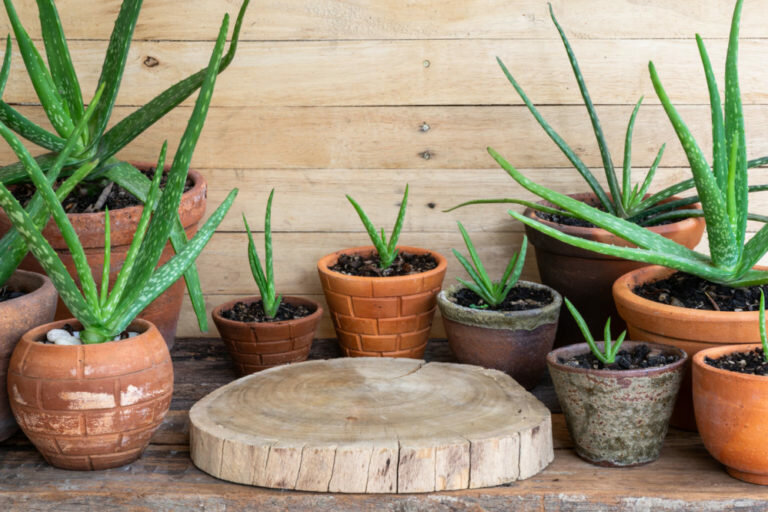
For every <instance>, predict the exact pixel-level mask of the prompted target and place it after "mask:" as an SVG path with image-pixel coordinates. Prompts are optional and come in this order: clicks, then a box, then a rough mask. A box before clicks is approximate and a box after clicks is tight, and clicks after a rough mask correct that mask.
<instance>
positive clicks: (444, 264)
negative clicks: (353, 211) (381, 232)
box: [317, 245, 448, 282]
mask: <svg viewBox="0 0 768 512" xmlns="http://www.w3.org/2000/svg"><path fill="white" fill-rule="evenodd" d="M396 248H397V249H398V250H401V251H405V252H410V253H416V254H431V255H432V256H433V257H434V258H435V260H437V266H436V267H435V268H433V269H431V270H427V271H426V272H419V273H417V274H408V275H405V276H388V277H370V276H350V275H348V274H342V273H341V272H334V271H333V270H331V269H330V266H331V265H333V264H334V263H335V262H336V261H338V259H339V256H341V255H343V254H360V253H364V252H369V251H375V250H376V247H374V246H373V245H361V246H358V247H350V248H348V249H342V250H340V251H336V252H332V253H330V254H326V255H325V256H323V257H322V258H320V259H319V260H318V262H317V270H318V271H319V272H320V273H321V274H323V275H325V276H328V277H329V278H332V279H333V278H335V279H344V280H353V281H358V282H363V281H374V280H377V279H386V280H387V282H398V281H409V280H411V279H421V278H423V277H431V276H433V275H435V274H439V273H440V272H444V271H445V270H446V269H447V268H448V260H447V259H446V258H445V256H443V255H442V254H440V253H439V252H437V251H430V250H428V249H422V248H421V247H412V246H409V245H398V246H397V247H396ZM332 262H333V263H332Z"/></svg>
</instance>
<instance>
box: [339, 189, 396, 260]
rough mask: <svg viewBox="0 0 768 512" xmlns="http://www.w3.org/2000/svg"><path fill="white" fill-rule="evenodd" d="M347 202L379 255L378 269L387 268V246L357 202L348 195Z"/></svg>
mask: <svg viewBox="0 0 768 512" xmlns="http://www.w3.org/2000/svg"><path fill="white" fill-rule="evenodd" d="M347 200H348V201H349V202H350V203H351V204H352V207H353V208H354V209H355V211H356V212H357V215H358V216H359V217H360V221H361V222H362V223H363V226H364V227H365V230H366V231H367V232H368V237H369V238H370V239H371V243H373V245H374V247H376V252H378V253H379V265H380V267H381V268H387V267H388V266H389V265H385V264H384V263H385V261H386V260H387V259H388V257H387V246H386V245H385V244H384V241H383V240H382V239H381V237H380V236H379V233H378V232H377V231H376V226H374V225H373V222H371V219H370V218H369V217H368V215H367V214H366V213H365V211H364V210H363V208H362V207H361V206H360V205H359V204H358V203H357V201H355V200H354V199H353V198H352V197H351V196H350V195H347ZM390 263H391V262H390Z"/></svg>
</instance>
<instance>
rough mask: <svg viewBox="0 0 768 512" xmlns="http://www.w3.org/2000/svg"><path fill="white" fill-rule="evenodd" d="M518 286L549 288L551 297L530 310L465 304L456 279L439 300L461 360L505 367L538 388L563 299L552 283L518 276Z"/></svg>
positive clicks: (450, 340)
mask: <svg viewBox="0 0 768 512" xmlns="http://www.w3.org/2000/svg"><path fill="white" fill-rule="evenodd" d="M517 286H520V287H527V288H533V289H536V290H544V291H546V292H547V293H549V295H550V297H551V299H552V300H551V302H550V303H549V304H546V305H544V306H542V307H540V308H536V309H529V310H527V311H490V310H485V309H474V308H469V307H466V306H461V305H459V304H457V303H456V293H458V292H459V291H460V290H461V289H462V288H464V286H463V285H461V284H456V285H453V286H451V287H450V288H448V289H446V290H443V291H441V292H440V293H439V294H438V296H437V305H438V307H439V308H440V314H441V315H442V317H443V324H444V325H445V332H446V335H447V337H448V344H449V345H450V347H451V350H452V351H453V354H454V355H455V356H456V359H457V360H458V361H459V362H460V363H465V364H474V365H477V366H483V367H485V368H491V369H493V370H499V371H502V372H504V373H506V374H507V375H509V376H510V377H512V378H513V379H515V380H516V381H517V382H518V383H520V385H522V386H524V387H525V388H526V389H531V388H532V387H534V386H535V385H536V384H537V383H538V382H539V380H540V379H541V376H542V375H543V373H544V370H545V369H546V367H547V365H546V361H545V359H546V357H547V353H548V352H549V351H550V350H552V345H553V343H554V341H555V333H556V332H557V322H558V317H559V316H560V306H561V305H562V302H563V299H562V297H561V296H560V294H559V293H557V292H556V291H555V290H553V289H552V288H550V287H548V286H544V285H542V284H538V283H531V282H528V281H518V283H517Z"/></svg>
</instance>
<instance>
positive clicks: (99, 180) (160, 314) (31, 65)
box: [0, 0, 250, 347]
mask: <svg viewBox="0 0 768 512" xmlns="http://www.w3.org/2000/svg"><path fill="white" fill-rule="evenodd" d="M249 2H250V0H243V3H242V6H241V8H240V11H239V14H238V17H237V21H236V23H235V28H234V30H233V33H232V39H231V40H232V42H231V45H230V47H229V49H228V51H227V53H226V54H225V55H224V57H223V59H222V63H221V67H220V68H219V70H218V71H219V72H221V71H224V69H226V68H227V67H228V66H229V64H230V63H231V62H232V60H233V58H234V56H235V51H236V49H237V42H238V38H239V35H240V27H241V26H242V21H243V16H244V14H245V11H246V9H247V7H248V3H249ZM94 4H96V2H94ZM141 5H142V2H141V1H137V0H125V1H123V2H122V4H121V6H120V12H119V14H118V16H117V19H116V21H115V25H114V29H113V31H112V35H111V37H110V42H109V47H108V48H107V51H106V55H105V58H104V64H103V66H102V69H101V73H100V74H99V78H98V82H97V85H96V88H97V89H98V88H99V87H103V94H102V95H101V99H100V100H99V104H98V105H97V106H96V110H95V112H94V114H93V116H92V118H91V120H90V122H89V123H88V125H87V126H86V127H85V129H84V130H83V131H82V134H81V136H80V139H79V140H78V141H76V143H75V147H74V148H73V149H72V150H71V152H70V154H69V156H68V158H67V159H66V161H65V166H64V169H63V171H62V177H66V176H67V175H69V174H71V172H72V171H73V170H74V169H76V168H77V167H78V166H79V165H81V164H82V163H83V162H86V161H95V162H96V163H95V167H94V169H93V171H92V172H90V173H89V174H88V175H87V176H85V177H84V179H83V181H82V183H80V184H78V185H77V188H76V190H75V191H74V193H72V194H71V195H70V196H69V197H68V198H67V203H66V210H67V213H68V214H69V215H70V221H71V223H72V225H73V226H74V228H75V231H76V232H77V234H78V237H79V238H80V240H81V241H82V243H83V245H84V247H85V248H86V249H87V252H88V253H89V257H88V264H89V265H90V266H91V269H92V271H93V274H94V275H95V276H96V282H97V284H99V283H100V279H101V277H102V271H101V269H102V266H103V263H104V262H103V261H102V260H101V258H100V257H99V256H97V255H101V254H103V252H104V247H103V243H104V229H105V223H106V221H105V209H106V208H109V209H110V211H111V215H112V219H111V220H112V226H111V228H112V234H111V235H112V246H111V253H112V269H111V270H110V273H109V274H108V276H109V279H110V283H111V284H114V282H115V279H117V272H118V271H119V269H120V266H121V265H122V264H123V261H124V260H125V258H126V256H127V254H128V249H129V247H130V243H131V240H132V239H133V236H134V233H135V232H136V229H137V222H138V219H139V217H140V216H141V211H142V205H143V203H144V201H145V200H146V199H147V193H148V191H149V187H150V182H151V180H150V177H151V176H152V169H151V165H152V164H151V163H138V162H134V163H129V162H125V161H122V160H120V159H119V158H117V157H116V156H115V155H116V154H117V153H118V152H119V151H120V150H122V149H123V148H124V147H125V146H126V145H128V144H129V143H130V142H131V141H133V140H134V139H135V138H136V137H137V136H139V135H140V134H141V133H143V132H144V131H145V130H147V129H148V128H149V127H150V126H152V125H153V124H154V123H155V122H157V121H158V120H159V119H161V118H162V117H163V116H164V115H165V114H167V113H168V112H170V111H171V110H173V109H174V108H175V107H176V106H177V105H179V104H180V103H181V102H183V101H184V100H185V99H186V98H188V97H189V96H190V95H191V94H193V93H194V92H195V91H196V90H197V89H198V88H200V86H201V84H202V83H203V79H204V77H205V70H204V69H203V70H200V71H198V72H197V73H195V74H193V75H191V76H189V77H186V78H185V79H183V80H181V81H179V82H178V83H176V84H174V85H172V86H170V87H169V88H168V89H166V90H165V91H163V92H162V93H160V94H159V95H158V96H156V97H155V98H154V99H152V100H151V101H149V102H148V103H146V104H145V105H143V106H142V107H140V108H139V109H137V110H136V111H135V112H132V113H131V114H129V115H128V116H126V117H125V118H124V119H122V120H120V121H119V122H116V123H115V122H111V121H110V118H111V115H112V113H113V112H114V108H113V107H114V104H115V100H116V99H117V96H118V92H119V89H120V85H121V81H122V77H123V71H124V68H125V66H126V63H127V62H129V61H130V57H129V51H130V46H131V39H132V36H133V32H134V28H135V26H136V23H137V20H138V17H139V13H140V11H141ZM37 7H38V11H39V18H40V34H41V37H42V40H43V43H44V46H45V53H46V55H47V61H48V66H47V67H46V65H45V63H44V61H43V60H42V59H41V56H40V53H39V52H38V50H37V49H36V47H35V43H34V41H32V39H31V38H30V36H29V34H28V33H27V30H26V29H25V28H24V26H23V25H22V21H21V19H20V18H19V16H18V15H17V13H16V9H15V8H14V5H13V2H11V1H10V0H7V1H5V10H6V13H7V15H8V20H9V22H10V25H11V28H12V29H13V32H14V36H15V39H16V43H17V45H18V51H19V53H20V54H21V57H22V60H23V61H24V64H25V66H26V70H27V74H28V75H29V79H30V81H31V82H32V84H33V86H34V89H35V92H36V93H37V95H38V97H39V100H40V105H41V107H42V110H43V111H44V112H45V114H46V117H47V118H48V119H49V120H50V124H51V126H52V128H53V131H50V130H49V129H48V128H47V127H45V126H41V125H37V124H35V123H34V122H33V121H32V120H30V119H27V118H26V117H24V116H23V115H22V114H21V113H20V112H18V111H17V110H15V109H14V108H13V107H12V106H10V105H8V104H7V103H5V102H3V101H0V119H2V120H3V122H4V123H6V125H7V126H8V128H10V129H11V130H13V131H14V132H16V133H17V134H18V135H19V136H21V137H23V138H25V139H27V140H29V141H31V142H32V143H33V144H35V145H36V146H39V148H40V149H41V150H42V152H43V153H44V154H42V155H41V156H39V157H37V158H36V160H37V162H38V165H39V166H40V168H41V169H42V170H43V172H45V173H46V174H48V173H49V172H50V169H51V167H52V166H53V164H54V162H55V160H56V158H57V157H58V156H60V155H61V152H62V150H63V148H64V146H65V143H66V141H67V139H69V138H70V135H71V133H72V131H73V130H74V127H75V126H76V125H77V123H78V122H79V121H80V120H81V119H82V118H83V115H84V112H85V110H86V108H85V101H84V99H83V94H82V92H81V91H82V87H81V83H80V80H79V79H78V77H77V73H76V72H75V68H74V66H73V63H72V60H71V57H70V52H69V48H68V44H67V39H66V37H65V35H64V29H63V27H62V26H61V21H60V19H59V14H58V10H57V8H56V4H55V2H54V0H40V1H38V2H37ZM10 57H11V44H10V40H9V41H8V44H7V47H6V52H5V58H6V59H7V60H8V61H9V63H10ZM165 170H166V171H167V170H168V169H165ZM0 183H3V184H4V185H6V186H10V185H13V186H14V187H13V188H12V191H13V193H14V195H16V197H17V198H18V199H19V200H20V202H22V203H24V202H25V200H27V199H28V198H29V196H30V195H31V194H32V193H34V191H35V187H34V186H33V185H32V184H31V183H30V182H29V178H28V177H27V174H26V171H25V169H24V165H23V163H22V162H15V163H13V164H11V165H7V166H5V167H3V168H0ZM206 191H207V185H206V182H205V179H204V178H203V176H202V175H201V174H200V173H198V172H196V171H194V170H192V171H190V172H189V174H188V182H187V184H186V186H185V193H184V194H183V195H182V200H181V206H180V208H179V215H178V216H177V218H176V219H174V220H173V226H172V231H171V237H170V243H169V244H168V245H167V246H166V249H165V251H164V252H163V256H162V257H161V262H163V263H164V262H166V261H168V260H170V258H171V257H172V256H173V255H174V254H175V253H176V252H179V251H181V249H182V248H183V246H184V245H185V244H186V243H187V237H188V236H192V235H193V234H194V233H195V231H196V230H197V227H198V224H199V222H200V221H201V220H202V218H203V215H204V213H205V208H206ZM11 226H12V222H11V221H10V219H8V218H7V216H5V215H4V214H2V212H0V235H2V234H3V233H5V232H7V231H8V230H9V229H10V228H11ZM43 236H45V237H46V239H47V240H48V241H49V243H50V244H51V246H52V247H53V248H54V249H55V250H56V251H57V253H58V254H59V257H60V258H61V259H62V261H63V262H64V264H65V265H66V267H67V270H68V271H69V272H70V273H74V272H75V271H76V269H75V262H74V260H73V255H72V254H70V253H69V250H68V248H67V244H66V242H65V241H64V239H63V238H62V236H61V234H60V233H59V232H58V230H57V228H56V225H55V224H54V223H53V222H49V223H48V225H47V226H46V227H45V228H44V229H43ZM25 254H26V252H23V253H22V254H21V255H20V256H18V259H19V261H21V264H20V266H19V268H21V269H24V270H30V271H34V272H43V271H44V270H43V266H42V265H41V264H40V262H38V261H37V260H36V259H35V258H34V256H33V255H28V256H27V257H24V256H25ZM4 257H6V256H5V254H4ZM14 257H16V256H14ZM22 260H23V261H22ZM184 277H185V280H186V283H187V288H188V290H189V297H190V299H191V300H192V305H193V308H194V310H195V313H196V315H197V318H198V323H199V326H200V329H201V330H203V331H205V330H207V329H208V327H207V317H206V311H205V304H204V301H203V298H202V294H201V293H200V281H199V278H198V274H197V269H196V268H195V266H194V265H193V266H191V267H190V268H189V269H188V270H187V272H186V273H185V275H184ZM183 298H184V284H183V283H182V282H178V283H176V284H174V285H173V286H170V287H169V288H168V290H166V292H165V293H164V294H163V295H161V296H160V297H159V298H158V300H156V301H154V302H153V303H151V304H150V305H148V306H147V309H146V310H145V311H143V312H142V315H141V316H142V318H146V319H148V320H150V321H152V322H153V323H155V324H156V325H157V327H158V329H159V330H160V332H161V333H162V334H163V337H164V338H165V339H166V342H167V343H168V345H169V347H170V346H172V344H173V341H174V336H175V333H176V324H177V322H178V319H179V312H180V309H181V304H182V300H183ZM70 316H72V313H71V312H70V311H68V310H67V308H66V306H65V304H64V302H63V301H60V302H59V307H58V311H57V315H56V317H57V318H59V319H62V318H68V317H70Z"/></svg>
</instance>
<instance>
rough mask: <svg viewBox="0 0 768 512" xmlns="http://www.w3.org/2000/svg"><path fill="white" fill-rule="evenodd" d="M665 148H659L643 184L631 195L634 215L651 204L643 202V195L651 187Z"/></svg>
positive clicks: (663, 146)
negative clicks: (634, 200)
mask: <svg viewBox="0 0 768 512" xmlns="http://www.w3.org/2000/svg"><path fill="white" fill-rule="evenodd" d="M666 147H667V145H666V143H665V144H662V145H661V148H659V152H658V153H656V158H654V159H653V164H651V167H650V169H648V173H647V174H646V175H645V179H644V180H643V184H642V185H641V186H640V189H639V190H637V192H636V193H635V194H633V195H634V196H635V198H636V203H635V204H634V205H633V206H634V207H635V208H634V211H633V212H632V213H633V214H634V213H640V212H642V211H643V210H644V209H645V208H646V207H647V206H648V205H651V204H653V203H646V202H645V201H644V198H645V194H647V193H648V189H649V188H650V186H651V183H652V182H653V178H654V177H655V176H656V170H657V169H658V168H659V164H660V163H661V157H662V156H664V149H665V148H666Z"/></svg>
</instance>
